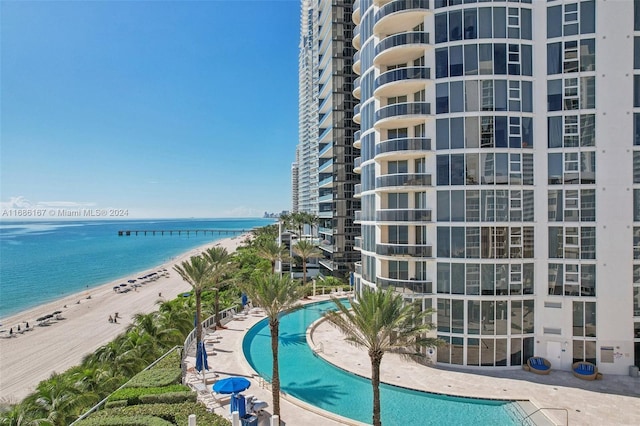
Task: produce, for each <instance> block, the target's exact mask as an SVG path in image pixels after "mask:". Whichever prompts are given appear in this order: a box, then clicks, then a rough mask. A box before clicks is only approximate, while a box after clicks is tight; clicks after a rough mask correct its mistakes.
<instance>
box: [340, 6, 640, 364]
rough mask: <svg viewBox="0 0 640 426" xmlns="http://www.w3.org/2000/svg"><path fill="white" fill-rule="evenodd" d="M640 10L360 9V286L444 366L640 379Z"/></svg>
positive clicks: (357, 41) (356, 19)
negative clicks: (636, 371) (432, 342)
mask: <svg viewBox="0 0 640 426" xmlns="http://www.w3.org/2000/svg"><path fill="white" fill-rule="evenodd" d="M637 4H638V2H637V1H635V2H634V1H632V0H619V1H607V2H604V1H594V0H583V1H579V0H565V1H561V0H549V1H533V2H532V1H531V0H528V1H526V0H522V1H508V2H505V1H482V0H480V1H468V0H465V1H463V0H448V1H447V0H393V1H389V0H356V2H355V3H354V6H353V9H354V11H353V21H354V22H355V23H356V24H357V26H356V28H355V30H354V31H355V32H354V37H353V44H354V46H355V48H356V49H357V50H358V51H357V53H356V54H355V56H354V64H353V68H354V70H355V71H356V73H358V74H360V77H359V78H358V79H357V80H356V82H355V84H354V94H355V95H356V97H357V98H359V99H360V103H359V104H358V105H356V107H355V112H354V119H355V120H356V122H358V123H359V124H360V126H361V129H360V132H358V134H357V136H356V138H355V139H356V140H355V146H356V147H358V148H360V151H361V158H359V159H357V160H356V166H357V168H356V170H357V171H359V172H360V173H361V184H360V185H359V186H358V187H357V188H356V193H357V196H358V197H360V200H361V204H362V207H361V212H358V214H357V218H358V223H360V224H361V226H362V239H361V240H359V241H358V245H359V247H360V249H361V254H362V262H361V263H358V264H357V268H356V270H357V272H358V273H357V274H356V284H357V288H358V289H359V290H362V289H364V288H366V287H372V288H380V287H381V288H387V287H392V288H394V289H395V290H396V291H398V292H402V293H403V295H404V297H405V298H406V299H407V300H412V299H418V300H420V301H421V302H422V304H423V306H424V307H425V308H426V307H433V308H436V309H437V315H436V316H435V318H434V320H435V321H436V322H437V334H438V336H439V337H440V338H441V339H443V340H444V341H445V342H446V343H447V344H446V345H445V346H443V347H441V348H438V350H437V355H435V360H437V362H439V363H444V364H456V365H464V366H469V367H510V366H520V365H522V364H523V363H526V360H527V358H528V357H530V356H532V355H534V354H535V355H540V356H543V357H546V358H547V359H549V360H550V361H551V363H552V365H553V368H557V369H569V368H570V367H571V364H572V363H573V362H574V361H578V360H587V361H591V362H594V363H596V364H597V365H598V367H599V369H600V370H601V371H602V372H604V373H614V374H626V373H627V372H628V368H629V366H630V365H633V364H634V363H635V365H640V148H638V150H636V148H637V147H639V146H640V130H638V129H640V7H639V6H638V5H637Z"/></svg>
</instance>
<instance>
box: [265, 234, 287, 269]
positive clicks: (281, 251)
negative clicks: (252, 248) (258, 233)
mask: <svg viewBox="0 0 640 426" xmlns="http://www.w3.org/2000/svg"><path fill="white" fill-rule="evenodd" d="M257 254H258V256H260V257H261V258H263V259H266V260H268V261H269V262H270V263H271V273H272V274H273V273H275V272H276V262H277V261H281V262H283V261H285V260H287V259H288V258H289V252H288V251H287V248H286V247H285V246H279V245H278V243H277V242H276V241H275V240H266V241H263V242H262V243H260V245H258V247H257Z"/></svg>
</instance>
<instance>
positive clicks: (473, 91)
mask: <svg viewBox="0 0 640 426" xmlns="http://www.w3.org/2000/svg"><path fill="white" fill-rule="evenodd" d="M464 84H465V87H464V94H465V111H468V112H471V111H478V109H479V108H480V104H479V102H480V100H479V98H478V81H477V80H466V81H465V82H464Z"/></svg>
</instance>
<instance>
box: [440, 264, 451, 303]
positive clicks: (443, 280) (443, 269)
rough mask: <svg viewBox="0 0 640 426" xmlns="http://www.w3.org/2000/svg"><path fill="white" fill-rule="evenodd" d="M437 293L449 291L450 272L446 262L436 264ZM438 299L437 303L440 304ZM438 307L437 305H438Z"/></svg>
mask: <svg viewBox="0 0 640 426" xmlns="http://www.w3.org/2000/svg"><path fill="white" fill-rule="evenodd" d="M437 280H438V293H449V292H450V291H451V273H450V272H449V264H448V263H438V266H437ZM440 300H441V299H438V305H439V304H440ZM438 307H439V306H438Z"/></svg>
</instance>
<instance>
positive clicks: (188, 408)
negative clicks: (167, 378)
mask: <svg viewBox="0 0 640 426" xmlns="http://www.w3.org/2000/svg"><path fill="white" fill-rule="evenodd" d="M191 414H195V415H196V417H197V421H198V426H229V425H230V424H231V422H230V421H229V420H227V419H225V418H224V417H221V416H218V415H217V414H214V413H209V412H208V411H207V408H206V407H205V406H204V405H202V404H199V403H192V402H185V403H182V404H144V405H135V406H128V407H123V408H114V409H105V410H101V411H98V412H96V413H93V414H92V415H91V416H90V417H89V418H88V419H87V420H90V419H94V418H102V417H114V416H123V417H124V416H126V417H135V416H155V417H159V418H161V419H164V420H165V421H168V422H170V423H171V424H173V425H180V426H184V425H186V424H188V423H189V415H191ZM92 425H93V424H89V425H87V424H85V423H82V424H81V425H80V426H92Z"/></svg>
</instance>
